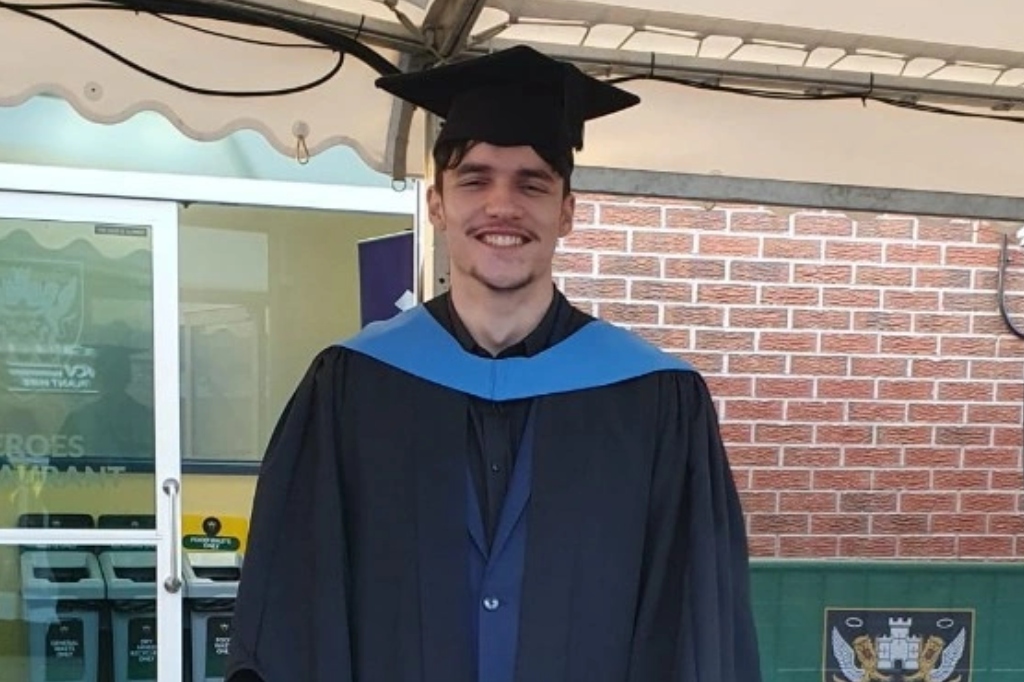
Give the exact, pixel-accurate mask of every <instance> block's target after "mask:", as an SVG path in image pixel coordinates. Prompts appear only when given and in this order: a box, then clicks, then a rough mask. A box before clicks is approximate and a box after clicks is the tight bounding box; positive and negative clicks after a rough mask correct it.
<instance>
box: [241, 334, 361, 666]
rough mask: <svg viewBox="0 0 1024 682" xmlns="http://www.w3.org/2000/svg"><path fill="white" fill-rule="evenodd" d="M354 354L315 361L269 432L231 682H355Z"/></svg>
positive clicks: (329, 354)
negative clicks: (344, 421)
mask: <svg viewBox="0 0 1024 682" xmlns="http://www.w3.org/2000/svg"><path fill="white" fill-rule="evenodd" d="M346 357H347V351H345V350H343V349H339V348H331V349H328V350H325V351H323V352H322V353H321V354H320V355H319V356H318V357H317V358H316V359H315V360H314V362H313V363H312V365H311V366H310V368H309V369H308V371H307V373H306V375H305V376H304V377H303V379H302V381H301V382H300V384H299V386H298V388H297V389H296V391H295V392H294V394H293V395H292V397H291V399H290V400H289V402H288V405H287V406H286V408H285V410H284V412H283V414H282V416H281V418H280V420H279V421H278V423H277V426H276V428H275V430H274V433H273V435H272V437H271V439H270V443H269V445H268V448H267V451H266V454H265V457H264V459H263V463H262V465H261V470H260V475H259V480H258V482H257V486H256V493H255V497H254V500H253V510H252V517H251V522H250V528H249V538H248V543H247V547H246V554H245V558H244V564H243V568H242V578H241V582H240V584H239V591H238V598H237V601H236V605H235V614H234V622H233V626H232V641H231V647H230V655H229V662H228V667H227V670H226V674H225V680H226V682H294V681H295V680H303V681H305V682H318V681H320V680H325V681H326V680H331V681H332V682H335V681H336V682H350V680H351V654H350V646H349V641H350V640H349V623H348V607H349V595H348V593H347V584H348V582H349V580H348V573H347V563H348V562H347V561H346V551H347V548H346V536H345V519H344V515H343V505H342V488H341V485H342V481H341V471H340V467H339V461H340V457H339V455H338V452H339V449H340V445H341V444H340V439H341V436H340V432H341V429H340V426H339V414H340V405H341V401H342V395H341V393H342V385H343V384H342V373H343V367H344V364H345V360H346Z"/></svg>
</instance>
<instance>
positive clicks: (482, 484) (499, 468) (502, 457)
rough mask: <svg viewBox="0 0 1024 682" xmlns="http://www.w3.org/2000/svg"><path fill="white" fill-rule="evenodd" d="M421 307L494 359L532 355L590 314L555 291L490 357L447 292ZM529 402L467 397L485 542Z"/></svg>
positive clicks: (562, 337) (465, 345)
mask: <svg viewBox="0 0 1024 682" xmlns="http://www.w3.org/2000/svg"><path fill="white" fill-rule="evenodd" d="M426 308H427V310H428V311H429V312H430V313H431V314H432V315H433V316H434V318H435V319H436V320H437V321H438V322H439V323H440V324H441V326H443V327H444V328H445V329H446V330H447V331H448V333H450V334H451V335H452V336H454V337H455V338H456V340H458V342H459V345H461V346H462V347H463V349H465V350H466V351H467V352H469V353H473V354H474V355H479V356H480V357H484V358H493V359H495V360H502V359H505V358H513V357H530V356H532V355H536V354H538V353H540V352H542V351H544V350H546V349H548V348H550V347H551V346H554V345H555V344H557V343H559V342H561V341H564V340H565V339H567V338H568V337H569V336H571V335H572V334H574V333H575V332H576V331H578V330H579V329H580V328H581V327H583V326H584V325H585V324H587V323H588V322H590V321H591V320H593V318H592V317H591V316H590V315H587V314H586V313H584V312H582V311H580V310H578V309H576V308H574V307H573V306H572V305H571V304H570V303H569V301H568V300H567V299H566V298H565V296H564V295H563V294H562V293H561V292H560V291H558V290H557V289H556V290H555V294H554V297H553V298H552V300H551V305H550V306H549V307H548V310H547V312H546V313H545V314H544V317H543V318H542V319H541V321H540V324H538V325H537V327H536V328H535V329H534V330H533V331H532V332H530V333H529V334H528V335H527V336H526V338H524V339H523V340H522V341H520V342H519V343H516V344H514V345H512V346H509V347H508V348H506V349H505V350H503V351H501V352H500V353H499V354H498V355H496V356H495V355H492V354H491V353H489V352H488V351H487V350H485V349H484V348H482V347H481V346H480V344H478V343H477V342H476V340H475V339H473V337H472V335H471V334H470V333H469V330H467V329H466V327H465V325H464V324H463V323H462V320H461V319H459V315H458V313H457V312H456V311H455V306H453V305H452V302H451V296H450V295H449V294H447V293H445V294H442V295H440V296H437V297H436V298H434V299H432V300H430V301H428V302H427V303H426ZM531 402H532V399H524V400H507V401H502V402H495V401H491V400H485V399H483V398H476V397H470V399H469V434H468V451H469V467H470V471H471V473H472V475H473V481H474V482H475V484H476V491H477V497H478V498H479V500H480V513H481V515H482V516H483V519H484V530H485V531H486V533H487V541H488V543H490V542H491V541H492V540H493V538H494V531H495V529H496V528H497V525H498V518H499V516H500V514H501V507H502V504H503V503H504V501H505V494H506V492H507V491H508V483H509V480H510V479H511V476H512V467H513V466H514V465H515V459H516V453H517V452H518V451H519V443H520V441H521V439H522V436H523V428H524V427H525V426H526V418H527V415H528V413H529V409H530V404H531Z"/></svg>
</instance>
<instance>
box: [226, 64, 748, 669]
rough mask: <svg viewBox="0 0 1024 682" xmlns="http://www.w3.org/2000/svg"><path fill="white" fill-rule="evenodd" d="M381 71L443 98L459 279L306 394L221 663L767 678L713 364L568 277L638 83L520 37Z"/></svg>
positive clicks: (395, 84)
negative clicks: (581, 174) (600, 170)
mask: <svg viewBox="0 0 1024 682" xmlns="http://www.w3.org/2000/svg"><path fill="white" fill-rule="evenodd" d="M378 83H379V85H380V86H381V87H382V88H384V89H385V90H387V91H389V92H391V93H393V94H395V95H396V96H398V97H401V98H403V99H405V100H407V101H410V102H412V103H414V104H416V105H418V106H420V107H423V108H425V109H427V110H429V111H432V112H433V113H435V114H437V115H438V116H440V117H442V118H443V119H444V120H445V124H444V127H443V128H442V131H441V134H440V135H439V138H438V140H437V143H436V145H435V148H434V160H435V164H436V168H437V173H436V176H435V178H434V185H433V186H432V187H431V189H430V190H429V197H428V200H429V202H428V203H429V212H430V219H431V221H432V222H433V224H434V225H435V227H436V228H437V229H438V230H439V232H441V233H442V234H443V235H444V237H445V239H446V240H447V245H448V252H449V255H450V258H451V290H450V293H448V294H444V295H441V296H438V297H436V298H434V299H432V300H430V301H428V302H426V303H425V304H423V305H421V306H418V307H416V308H414V309H412V310H410V311H406V312H404V313H402V314H400V315H398V316H396V317H395V318H393V319H392V320H390V321H388V322H384V323H380V324H376V325H371V326H370V327H368V328H367V329H365V330H364V331H363V332H361V333H360V334H358V335H357V336H355V337H354V338H352V339H350V340H348V341H345V342H343V343H340V344H338V345H337V346H334V347H331V348H328V349H326V350H324V351H323V352H322V353H321V354H320V355H319V356H318V357H317V358H316V359H315V361H314V363H313V365H312V366H311V368H310V369H309V371H308V373H307V375H306V377H305V378H304V379H303V381H302V383H301V385H300V386H299V387H298V389H297V390H296V392H295V395H294V397H293V398H292V400H291V402H290V403H289V405H288V407H287V409H286V411H285V413H284V415H282V417H281V420H280V423H279V425H278V427H277V430H276V431H275V434H274V436H273V438H272V440H271V443H270V445H269V447H268V450H267V454H266V457H265V459H264V463H263V469H262V472H261V475H260V481H259V485H258V489H257V493H256V498H255V504H254V509H253V516H252V530H251V534H250V540H249V548H248V553H247V556H246V563H245V569H244V574H243V579H242V584H241V588H240V592H239V598H238V604H237V609H236V617H235V626H234V627H235V630H234V638H233V641H232V663H231V666H230V668H229V671H228V677H227V679H228V680H230V681H234V682H242V681H243V680H262V682H292V681H295V680H301V681H303V682H328V681H331V682H355V681H357V680H358V681H359V682H758V680H760V679H761V674H760V671H759V666H758V652H757V641H756V635H755V629H754V624H753V618H752V615H751V603H750V595H749V589H748V566H747V545H746V536H745V531H744V523H743V516H742V512H741V509H740V504H739V499H738V496H737V493H736V489H735V486H734V484H733V480H732V477H731V473H730V470H729V465H728V461H727V458H726V453H725V450H724V448H723V445H722V442H721V438H720V435H719V430H718V424H717V419H716V416H715V411H714V407H713V404H712V400H711V396H710V395H709V393H708V390H707V387H706V385H705V383H704V381H703V380H702V378H701V377H700V375H699V374H698V373H697V372H695V371H694V370H693V369H692V368H691V367H690V366H689V365H688V364H686V363H685V362H683V361H681V360H679V359H677V358H674V357H672V356H669V355H667V354H665V353H662V352H661V351H659V350H658V349H656V348H654V347H652V346H650V345H648V344H646V343H645V342H643V341H641V340H640V339H638V338H637V337H635V336H634V335H632V334H630V333H628V332H626V331H624V330H621V329H619V328H617V327H615V326H612V325H610V324H607V323H605V322H603V321H601V320H598V319H595V318H593V317H591V316H589V315H587V314H585V313H583V312H582V311H580V310H578V309H576V308H574V307H573V306H572V305H571V304H570V303H569V302H568V301H567V299H566V298H565V297H564V296H563V295H562V293H561V292H559V291H558V290H557V289H556V288H555V286H554V284H553V281H552V260H553V257H554V252H555V248H556V245H557V243H558V240H559V238H561V237H564V236H566V235H567V234H569V232H570V231H571V229H572V220H573V213H574V209H575V199H574V197H573V194H572V192H571V189H570V176H571V173H572V168H573V153H574V151H575V150H578V149H580V148H581V146H582V142H583V125H584V122H585V121H586V120H590V119H593V118H597V117H599V116H604V115H608V114H612V113H614V112H616V111H619V110H622V109H625V108H627V107H630V106H632V105H634V104H636V103H637V102H638V100H637V98H636V97H635V96H633V95H631V94H629V93H627V92H625V91H623V90H620V89H618V88H615V87H613V86H611V85H608V84H606V83H602V82H600V81H598V80H595V79H593V78H590V77H588V76H586V75H584V74H583V73H582V72H580V71H579V70H578V69H576V68H575V67H572V66H570V65H567V64H563V63H560V62H556V61H553V60H551V59H549V58H547V57H545V56H543V55H541V54H539V53H537V52H535V51H533V50H531V49H528V48H523V47H520V48H514V49H511V50H507V51H504V52H498V53H495V54H492V55H488V56H486V57H482V58H479V59H475V60H471V61H467V62H460V63H455V64H451V65H446V66H443V67H438V68H435V69H431V70H428V71H425V72H422V73H414V74H404V75H399V76H393V77H388V78H384V79H381V80H380V81H379V82H378Z"/></svg>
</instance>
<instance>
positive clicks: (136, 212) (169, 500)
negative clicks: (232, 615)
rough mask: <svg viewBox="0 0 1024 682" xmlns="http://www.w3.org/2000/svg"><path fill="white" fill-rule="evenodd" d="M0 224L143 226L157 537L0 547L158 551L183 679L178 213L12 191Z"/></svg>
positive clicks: (167, 649)
mask: <svg viewBox="0 0 1024 682" xmlns="http://www.w3.org/2000/svg"><path fill="white" fill-rule="evenodd" d="M0 219H16V220H49V221H60V222H73V223H111V224H126V225H144V226H146V227H149V228H150V248H151V252H150V253H151V255H150V257H151V259H152V273H153V281H152V285H153V422H154V436H155V440H154V443H155V450H154V461H153V488H154V490H153V493H154V494H153V499H154V501H155V505H154V506H155V509H154V512H155V515H156V528H155V529H154V530H101V529H80V530H73V529H50V528H44V529H31V528H9V529H0V545H43V544H46V545H55V544H62V545H63V544H68V545H85V546H123V545H136V546H138V545H144V546H153V547H155V549H156V554H157V584H156V595H155V598H156V609H157V632H158V633H159V634H158V639H157V651H158V656H157V680H158V682H165V681H166V682H171V681H172V680H173V681H177V680H181V679H182V657H181V655H180V652H181V651H182V624H183V621H182V589H181V587H182V586H181V581H182V569H181V557H182V548H181V539H180V528H181V520H180V505H179V504H178V501H179V500H180V489H181V485H180V480H181V448H180V444H179V421H180V414H179V410H178V395H179V394H180V388H179V386H178V383H179V370H178V367H179V358H178V324H177V322H178V315H177V309H178V207H177V205H176V204H175V203H173V202H168V201H143V200H139V199H116V198H106V197H86V196H67V195H60V194H44V193H38V192H37V193H28V192H7V191H2V190H0Z"/></svg>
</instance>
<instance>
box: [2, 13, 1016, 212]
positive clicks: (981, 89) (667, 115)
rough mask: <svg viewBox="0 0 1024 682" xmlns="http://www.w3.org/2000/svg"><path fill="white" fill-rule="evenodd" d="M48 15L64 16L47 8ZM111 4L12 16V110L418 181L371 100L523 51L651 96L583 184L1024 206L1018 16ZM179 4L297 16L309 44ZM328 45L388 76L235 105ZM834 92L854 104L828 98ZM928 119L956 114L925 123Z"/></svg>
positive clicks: (599, 153)
mask: <svg viewBox="0 0 1024 682" xmlns="http://www.w3.org/2000/svg"><path fill="white" fill-rule="evenodd" d="M47 4H54V5H56V4H57V0H37V2H35V4H34V5H33V7H37V8H38V7H42V6H45V5H47ZM96 5H97V7H96V8H89V9H49V10H45V9H38V10H35V11H34V12H33V13H32V14H31V15H29V14H26V13H24V12H20V13H19V12H17V11H15V9H17V7H18V5H17V4H11V5H3V6H0V45H3V46H4V49H3V52H2V57H0V59H2V64H3V68H2V73H3V77H2V78H0V104H2V105H7V106H13V105H17V104H19V103H21V102H24V101H25V100H26V99H27V98H29V97H31V96H33V95H36V94H39V93H51V94H56V95H58V96H60V97H62V98H64V99H66V100H68V101H69V102H71V103H72V104H73V105H74V106H75V108H76V109H77V110H78V111H79V112H80V113H81V114H82V115H83V116H85V117H86V118H88V119H90V120H93V121H99V122H115V121H121V120H124V119H126V118H128V117H130V116H131V115H132V114H133V113H135V112H138V111H140V110H143V109H151V110H155V111H159V112H161V113H162V114H163V115H165V116H166V117H167V118H168V119H169V120H170V121H172V122H173V123H174V124H175V125H176V126H177V127H178V128H180V129H181V130H182V131H183V132H184V133H185V134H187V135H189V136H191V137H194V138H196V139H200V140H210V139H217V138H220V137H222V136H224V135H226V134H228V133H230V132H233V131H235V130H238V129H241V128H252V129H255V130H257V131H259V132H260V133H262V134H263V135H264V136H265V137H266V138H267V139H268V140H269V141H270V142H271V144H273V145H274V146H275V147H276V148H277V149H278V150H280V151H281V153H283V154H286V155H292V156H294V155H298V156H299V157H302V156H303V155H305V154H317V153H320V152H322V151H323V150H325V149H327V148H329V147H331V146H333V145H349V146H351V147H352V148H354V149H355V150H356V151H357V152H358V153H359V154H360V155H361V156H362V158H363V159H364V160H365V161H366V162H367V163H368V164H369V165H370V166H372V167H373V168H375V169H377V170H380V171H382V172H384V173H389V174H394V175H396V176H399V177H402V176H404V175H405V174H406V173H407V174H409V175H412V176H416V175H419V174H421V173H422V172H423V159H424V142H423V140H424V134H423V131H424V122H423V120H422V117H421V116H420V115H419V114H417V115H415V116H413V117H412V118H411V120H404V119H403V117H402V107H401V106H400V104H399V103H398V102H396V101H395V100H393V99H392V98H390V97H389V96H388V95H386V94H384V93H382V92H380V91H378V90H377V89H376V88H375V87H374V85H373V80H374V78H375V77H376V76H377V75H378V72H379V71H380V70H382V69H383V68H384V67H385V66H386V65H391V67H397V68H401V69H407V68H410V66H409V65H410V63H413V61H412V60H422V59H425V58H427V59H429V58H437V57H449V58H450V57H453V56H457V55H458V54H459V53H462V52H481V51H485V50H491V49H498V48H501V47H505V46H508V45H511V44H514V43H522V42H526V43H530V44H533V45H534V46H536V47H537V48H538V49H541V50H543V51H545V52H547V53H549V54H552V55H553V56H559V57H563V58H567V59H572V60H573V61H575V62H576V63H578V64H579V65H580V66H581V67H583V68H586V69H588V70H591V71H593V72H594V73H595V74H598V75H602V76H609V77H622V76H633V77H637V78H640V80H633V81H630V82H627V83H625V84H624V85H623V87H625V88H627V89H630V90H632V91H634V92H636V93H638V94H639V95H640V96H641V97H642V99H643V102H642V104H641V105H640V106H638V107H635V108H633V109H631V110H628V111H626V112H624V113H621V114H618V115H615V116H612V117H608V118H605V119H601V120H599V121H597V122H595V123H594V124H593V125H591V126H589V127H588V130H587V132H586V140H585V149H584V151H583V153H582V154H581V155H580V157H579V165H580V166H582V167H600V168H614V169H629V170H642V171H657V172H664V173H673V174H686V175H698V176H724V177H730V178H741V179H752V180H773V181H790V182H798V183H819V184H824V185H832V186H857V187H866V188H879V189H895V190H919V191H922V192H940V193H941V192H950V193H955V194H964V195H985V196H988V197H994V198H998V197H1002V198H1012V199H1020V198H1024V181H1022V180H1021V175H1022V174H1021V173H1020V171H1019V170H1018V167H1019V164H1020V160H1021V159H1022V158H1024V127H1021V125H1020V122H1019V121H1018V122H1011V121H1006V120H995V119H994V118H982V117H1013V118H1016V117H1021V118H1024V113H1021V112H1018V111H1017V109H1018V107H1019V106H1020V104H1021V103H1022V102H1024V90H1022V87H1021V85H1022V83H1024V50H1022V48H1021V47H1020V40H1019V35H1018V34H1019V27H1020V26H1021V25H1024V4H1021V3H1019V2H1015V1H1014V0H976V1H975V2H972V3H968V2H966V0H950V1H949V2H943V3H941V4H936V3H934V2H933V1H931V0H902V1H901V2H899V3H894V2H891V0H888V1H885V0H858V2H856V3H855V2H853V1H852V0H845V1H844V2H838V1H831V2H829V1H825V0H822V1H820V2H814V3H809V2H803V1H800V0H756V1H755V0H616V1H614V2H613V1H611V0H591V1H586V2H585V1H577V0H487V1H486V2H484V1H482V0H480V1H477V2H474V1H473V0H434V1H433V2H428V1H427V0H391V1H387V2H385V1H384V0H319V1H318V2H298V1H296V0H262V1H261V2H255V3H244V4H243V3H242V2H238V1H236V0H231V1H228V0H207V1H206V2H188V3H185V2H181V3H177V5H176V4H175V3H173V2H166V1H165V2H162V3H161V5H160V6H161V7H163V8H165V12H164V14H162V15H161V16H156V15H154V14H152V13H149V12H135V11H125V9H124V6H125V5H131V6H133V7H135V8H136V9H139V8H143V7H149V8H152V7H156V5H155V3H152V2H150V3H148V4H147V3H144V2H142V1H141V0H139V1H134V2H97V3H96ZM179 5H180V8H192V11H193V12H194V11H195V9H196V8H197V7H201V8H206V9H208V10H210V11H214V12H217V13H219V16H222V17H227V16H228V14H231V15H232V16H234V15H235V14H237V13H239V12H245V13H247V16H248V17H249V18H250V19H254V18H255V19H258V20H259V21H263V22H266V23H267V24H271V23H273V24H275V25H277V24H279V23H280V22H282V21H286V20H287V21H290V22H291V27H292V28H293V29H294V28H295V27H300V28H302V29H303V30H306V31H307V35H308V36H309V37H306V38H303V37H299V36H297V35H295V34H294V32H292V31H288V30H281V29H277V28H261V27H256V26H253V25H247V24H240V23H234V22H232V21H227V20H212V19H207V18H201V17H196V16H186V14H187V12H186V13H184V14H183V13H179V12H177V11H176V9H178V6H179ZM12 8H14V9H12ZM53 22H59V23H60V24H62V25H63V26H64V27H65V28H66V29H68V30H62V29H61V28H59V27H58V26H56V25H55V24H54V23H53ZM464 26H468V27H469V29H468V30H464V29H463V28H462V27H464ZM196 29H201V30H203V31H208V32H201V31H199V30H196ZM70 31H73V32H74V33H76V34H77V35H72V34H71V32H70ZM309 31H320V33H318V34H316V35H314V34H311V33H308V32H309ZM324 31H327V32H328V33H329V32H331V31H333V33H329V34H330V35H334V36H341V35H345V36H347V37H348V38H349V39H354V40H356V41H358V43H359V44H361V45H362V46H364V48H368V49H370V50H372V51H373V53H375V55H376V57H377V58H378V59H380V60H381V62H380V63H378V64H377V67H378V68H376V69H375V68H373V67H371V65H369V64H368V63H367V61H372V60H371V59H367V60H361V59H360V58H359V57H358V56H357V55H355V54H348V55H346V56H345V57H344V63H343V64H342V66H341V68H340V70H339V71H338V73H337V74H335V75H333V76H331V77H330V78H328V79H327V80H326V82H324V83H323V84H322V85H319V86H318V87H314V88H311V89H309V90H306V91H303V92H296V93H294V94H288V95H282V96H244V97H241V96H234V95H230V94H228V93H236V95H237V94H238V93H243V92H250V91H267V90H276V89H291V88H295V86H298V85H301V84H303V83H308V82H312V81H315V80H317V79H318V78H321V77H323V76H325V75H326V74H330V73H331V71H332V69H333V68H334V67H335V66H336V64H337V61H338V59H339V53H338V52H336V51H332V50H330V49H325V48H324V47H323V45H318V44H317V43H316V41H315V39H317V38H319V37H320V36H322V35H325V33H324ZM225 36H231V37H233V38H235V39H231V38H229V37H225ZM83 38H85V39H88V40H90V41H92V44H89V43H87V42H85V41H84V40H83ZM238 38H241V39H244V40H245V41H250V42H243V41H242V40H238ZM251 41H262V43H271V44H256V43H254V42H251ZM98 46H99V47H102V48H105V50H106V51H104V50H103V49H98ZM428 46H429V47H428ZM126 61H130V62H132V63H134V64H135V65H137V66H138V67H141V68H143V69H146V70H148V71H149V72H150V73H149V74H148V75H147V74H145V73H142V72H140V70H138V69H134V68H131V67H130V66H128V65H126V63H125V62H126ZM154 74H155V75H158V76H163V77H166V78H168V79H173V80H175V81H178V82H179V83H180V84H184V85H187V86H190V87H192V88H199V89H201V90H203V91H204V93H203V94H197V93H194V92H188V91H187V90H186V89H183V88H182V87H178V86H175V85H171V84H168V83H165V82H161V81H160V80H158V79H157V78H155V77H154ZM648 75H654V76H657V77H659V78H662V79H664V78H674V79H677V80H680V81H686V82H687V83H688V84H687V85H682V84H676V83H668V82H662V81H653V80H644V79H643V77H645V76H648ZM741 90H742V91H746V92H748V93H750V91H756V94H760V95H772V97H767V96H753V94H739V93H738V92H736V91H741ZM213 93H216V94H213ZM838 94H845V95H847V96H849V98H848V99H830V100H818V99H814V98H816V97H820V96H821V95H830V96H835V95H838ZM780 95H785V97H786V98H784V99H783V98H779V96H780ZM796 98H801V99H796ZM922 105H927V106H931V107H940V108H942V109H944V110H946V111H947V113H946V114H941V113H929V112H924V111H920V110H913V109H911V108H908V107H911V106H922ZM948 112H959V113H966V114H969V115H970V116H972V117H971V118H968V117H961V116H954V115H951V114H950V113H948ZM406 113H407V114H408V112H406ZM406 118H407V119H408V118H409V117H408V115H407V116H406ZM139 153H146V150H139ZM1021 217H1022V218H1024V215H1022V216H1021Z"/></svg>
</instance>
